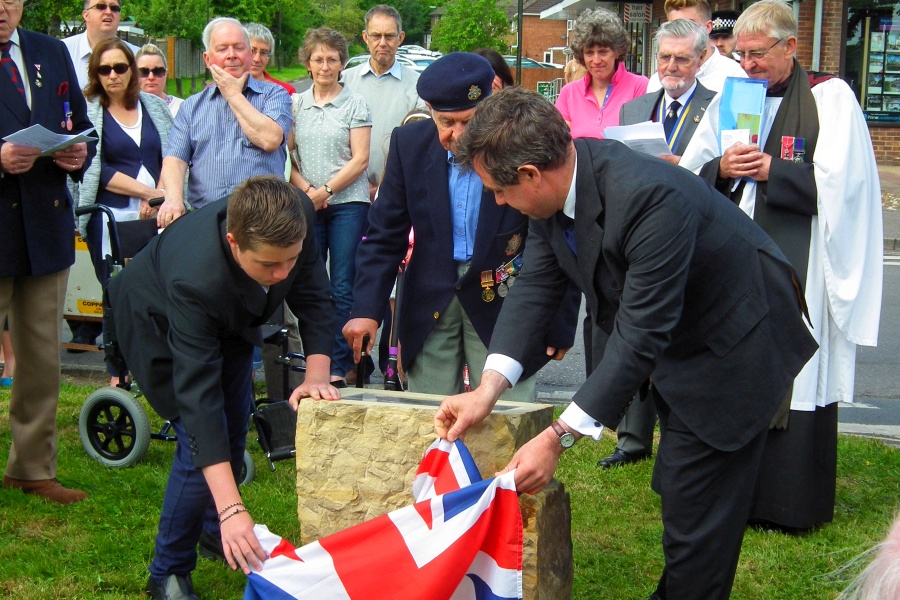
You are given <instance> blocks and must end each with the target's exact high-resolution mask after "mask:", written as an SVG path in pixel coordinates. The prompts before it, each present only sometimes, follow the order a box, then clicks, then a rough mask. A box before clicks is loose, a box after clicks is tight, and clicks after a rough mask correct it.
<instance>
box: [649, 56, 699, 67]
mask: <svg viewBox="0 0 900 600" xmlns="http://www.w3.org/2000/svg"><path fill="white" fill-rule="evenodd" d="M695 58H697V56H696V55H695V56H675V55H674V54H662V53H659V54H657V55H656V60H658V61H659V64H660V65H668V64H669V62H670V61H671V60H673V59H674V60H675V64H676V65H678V66H679V67H686V66H688V65H689V64H691V61H693V60H694V59H695Z"/></svg>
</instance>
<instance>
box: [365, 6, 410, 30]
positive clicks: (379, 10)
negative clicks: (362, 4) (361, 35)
mask: <svg viewBox="0 0 900 600" xmlns="http://www.w3.org/2000/svg"><path fill="white" fill-rule="evenodd" d="M375 15H381V16H383V17H390V18H392V19H394V20H395V21H397V33H398V34H400V33H403V19H401V18H400V13H399V12H397V9H396V8H394V7H393V6H390V5H388V4H378V5H376V6H373V7H372V8H370V9H369V12H367V13H366V29H369V21H370V20H371V19H372V17H374V16H375Z"/></svg>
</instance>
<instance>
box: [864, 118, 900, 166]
mask: <svg viewBox="0 0 900 600" xmlns="http://www.w3.org/2000/svg"><path fill="white" fill-rule="evenodd" d="M869 133H870V134H871V135H872V147H873V148H874V150H875V161H876V162H877V163H878V164H880V165H900V128H897V127H884V126H881V127H879V126H878V125H869Z"/></svg>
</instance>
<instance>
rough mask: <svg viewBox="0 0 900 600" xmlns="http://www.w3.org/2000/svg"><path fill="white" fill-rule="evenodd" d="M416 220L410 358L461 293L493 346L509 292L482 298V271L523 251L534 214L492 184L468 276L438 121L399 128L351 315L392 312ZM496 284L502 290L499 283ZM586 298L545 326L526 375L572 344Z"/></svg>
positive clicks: (409, 294) (359, 260) (574, 299)
mask: <svg viewBox="0 0 900 600" xmlns="http://www.w3.org/2000/svg"><path fill="white" fill-rule="evenodd" d="M410 227H414V228H415V236H416V239H415V248H414V250H413V253H412V258H411V260H410V263H409V265H408V268H407V270H406V276H405V281H404V298H403V302H404V304H403V314H402V315H401V316H400V319H399V321H400V322H399V326H400V330H399V338H400V342H401V343H402V344H403V360H404V362H405V363H407V364H412V363H413V361H415V358H416V355H417V354H418V353H419V351H420V350H421V349H422V346H423V344H424V343H425V339H426V338H427V337H428V336H429V335H430V334H431V331H432V330H433V329H434V326H435V323H436V322H437V320H438V318H439V317H440V315H441V314H442V313H443V312H444V310H445V309H446V308H447V305H448V304H449V303H450V300H451V299H452V298H453V296H454V295H456V296H457V297H458V298H459V301H460V303H461V304H462V306H463V308H464V309H465V311H466V315H468V317H469V319H470V320H471V321H472V325H473V326H474V327H475V330H476V331H477V332H478V335H479V337H480V338H481V341H482V342H483V343H484V344H485V346H487V345H488V344H489V343H490V339H491V333H492V332H493V330H494V323H495V322H496V320H497V315H498V314H499V313H500V308H501V306H502V305H503V301H504V299H503V298H502V297H501V296H500V295H499V294H496V293H495V295H494V298H493V300H491V301H490V302H486V301H485V300H484V299H483V298H482V292H483V288H482V287H481V274H482V272H485V271H490V272H491V274H492V276H493V273H495V272H496V269H497V268H498V267H500V266H501V265H502V264H504V263H507V262H509V261H510V260H512V259H513V258H514V257H515V256H516V254H518V253H520V252H522V249H523V248H524V242H525V238H526V237H527V235H528V219H527V218H526V217H524V216H523V215H521V214H520V213H519V212H517V211H515V210H513V209H512V208H510V207H508V206H499V205H498V204H497V202H496V201H495V200H494V194H493V192H489V191H487V190H484V192H483V193H482V196H481V207H480V210H479V213H478V229H477V231H476V234H475V247H474V250H473V255H472V261H471V266H470V267H469V270H468V272H467V273H466V274H465V275H464V276H463V277H462V278H459V277H458V276H457V263H456V262H455V261H454V259H453V231H452V223H451V217H450V191H449V179H448V174H447V150H445V149H444V147H443V146H441V143H440V140H439V139H438V134H437V128H436V127H435V125H434V123H433V122H432V121H431V120H426V121H420V122H417V123H411V124H409V125H406V126H404V127H398V128H397V129H395V130H394V133H393V134H392V135H391V144H390V150H389V152H388V158H387V166H386V167H385V173H384V180H383V181H382V182H381V186H380V187H379V190H378V198H377V199H376V200H375V202H374V204H372V208H371V210H370V211H369V228H368V231H367V232H366V237H365V238H364V239H363V241H362V243H361V244H360V245H359V250H358V252H357V255H356V280H355V282H354V286H353V308H352V310H351V312H350V318H355V317H367V318H370V319H376V320H379V319H380V318H381V316H382V315H383V314H384V306H385V303H386V302H387V299H388V296H389V295H390V291H391V287H392V286H393V284H394V280H395V279H396V276H397V268H398V266H399V265H400V262H401V260H402V259H403V257H404V256H405V255H406V251H407V248H408V237H409V229H410ZM513 287H515V285H514V286H513ZM491 289H492V291H496V289H497V287H496V284H495V286H494V287H492V288H491ZM579 301H580V298H579V297H578V294H577V293H570V294H569V296H568V299H567V302H564V303H563V307H562V308H561V310H560V311H559V312H557V313H555V318H554V321H553V322H554V324H553V325H552V326H550V327H548V329H546V330H544V331H543V332H542V333H541V339H542V343H543V344H544V346H543V347H542V348H541V349H540V351H535V352H533V353H532V354H531V355H530V356H529V357H528V359H527V360H524V361H523V364H524V365H525V367H526V375H525V376H526V377H527V376H529V375H530V374H533V373H534V372H536V371H537V370H538V369H540V367H542V366H543V365H544V364H546V362H547V360H548V358H547V356H546V354H545V352H544V350H545V349H546V347H547V346H548V345H550V346H554V347H556V348H571V347H572V343H573V341H574V338H575V326H576V320H577V316H578V302H579Z"/></svg>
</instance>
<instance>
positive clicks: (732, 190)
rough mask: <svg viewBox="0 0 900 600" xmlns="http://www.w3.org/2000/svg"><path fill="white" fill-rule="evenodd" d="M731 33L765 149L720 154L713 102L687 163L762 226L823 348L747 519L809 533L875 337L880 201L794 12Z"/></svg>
mask: <svg viewBox="0 0 900 600" xmlns="http://www.w3.org/2000/svg"><path fill="white" fill-rule="evenodd" d="M734 34H735V36H736V37H737V50H736V51H735V55H736V57H737V58H738V59H739V60H740V61H741V66H742V67H743V68H744V69H745V70H746V71H747V74H748V75H749V76H750V77H751V78H754V79H763V80H766V82H767V86H768V90H767V93H766V102H765V110H764V113H763V115H762V118H761V123H760V135H759V143H758V144H745V143H735V144H733V145H732V146H731V147H728V148H722V149H720V147H719V146H720V141H719V140H720V134H721V131H720V129H721V128H720V125H719V102H720V100H719V98H716V99H715V100H713V102H711V103H710V105H709V108H708V109H707V116H706V118H705V119H704V120H703V122H702V123H701V124H700V127H699V128H698V130H697V132H696V133H695V134H694V139H693V140H692V141H691V144H690V145H689V146H688V149H687V150H686V151H685V153H684V156H683V157H682V160H681V163H680V164H681V166H683V167H687V168H689V169H691V170H694V171H695V172H698V173H699V174H700V175H701V176H702V177H704V178H705V179H706V180H707V181H709V182H710V183H712V184H715V185H716V187H717V188H718V189H719V190H720V191H722V192H723V193H725V194H726V195H730V197H731V199H732V200H733V201H734V202H736V203H738V204H739V205H740V207H741V208H742V209H743V210H744V212H746V213H747V214H748V215H750V217H752V218H753V220H754V221H756V222H757V223H758V224H759V225H761V226H762V228H763V229H765V230H766V232H767V233H769V235H770V236H771V237H772V239H774V240H775V242H776V243H777V244H778V245H779V247H780V248H781V250H782V251H783V252H784V254H785V255H786V256H787V258H788V259H789V260H790V261H791V264H792V265H793V266H794V269H795V270H796V271H797V274H798V276H799V277H800V283H801V284H802V285H803V286H804V288H805V295H806V302H807V304H808V305H809V313H810V316H811V317H812V320H811V324H812V327H811V332H812V335H813V337H815V339H816V341H817V342H818V343H819V346H820V348H821V349H820V350H819V352H817V353H816V354H815V355H814V356H813V357H812V359H811V360H810V361H809V362H808V363H807V364H806V366H805V367H804V369H803V370H802V371H801V372H800V374H799V375H798V376H797V378H796V379H795V380H794V383H793V387H792V389H791V391H790V392H789V393H788V394H787V396H786V397H785V399H784V402H783V404H782V407H781V410H780V412H779V413H778V414H777V415H776V418H775V419H773V421H772V423H771V429H770V431H769V434H768V439H767V442H766V451H765V455H764V458H763V464H762V469H761V471H760V475H759V479H758V481H757V489H756V492H755V494H754V506H753V512H752V515H751V519H753V520H755V521H763V522H766V523H768V524H774V525H775V526H777V527H780V528H786V529H792V530H796V529H808V528H811V527H815V526H817V525H821V524H823V523H828V522H830V521H831V520H832V518H833V516H834V499H835V477H836V464H837V418H838V411H837V403H838V402H852V401H853V384H854V367H855V363H856V347H857V346H858V345H864V346H874V345H875V344H876V341H877V337H878V325H879V317H880V312H881V285H882V247H881V246H882V242H881V238H882V223H881V217H882V215H881V191H880V189H879V188H880V186H879V181H878V171H877V168H876V166H875V156H874V153H873V151H872V141H871V138H870V137H869V130H868V127H867V126H866V121H865V118H864V117H863V114H862V110H861V109H860V106H859V102H858V100H857V98H856V96H855V94H854V93H853V91H852V90H851V89H850V87H849V86H848V85H847V84H846V83H845V82H843V81H842V80H840V79H838V78H836V77H832V76H830V75H825V74H822V73H809V72H807V71H805V70H804V69H803V68H802V67H801V66H800V63H799V62H798V61H797V58H796V54H797V22H796V20H795V19H794V14H793V12H792V10H791V8H790V6H789V5H787V4H784V3H782V2H780V1H777V0H763V1H762V2H759V3H757V4H754V5H753V6H751V7H750V8H748V9H747V10H746V11H744V13H743V14H742V15H741V16H740V17H739V18H738V20H737V22H736V23H735V26H734Z"/></svg>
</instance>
